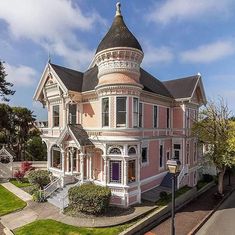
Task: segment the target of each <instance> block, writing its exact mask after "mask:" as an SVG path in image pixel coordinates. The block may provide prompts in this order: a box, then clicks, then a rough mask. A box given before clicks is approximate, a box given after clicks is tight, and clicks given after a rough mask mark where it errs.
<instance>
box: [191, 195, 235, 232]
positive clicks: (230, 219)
mask: <svg viewBox="0 0 235 235" xmlns="http://www.w3.org/2000/svg"><path fill="white" fill-rule="evenodd" d="M234 219H235V191H234V192H233V193H232V194H231V195H230V197H229V198H228V199H227V200H226V201H225V202H224V203H223V204H222V205H221V206H220V207H219V209H218V210H217V211H216V212H215V213H214V214H213V215H212V217H211V218H210V219H209V220H208V221H207V222H206V223H205V225H204V226H203V227H202V228H201V229H200V230H199V231H198V232H197V233H196V235H211V234H212V235H221V234H223V235H234V234H235V220H234Z"/></svg>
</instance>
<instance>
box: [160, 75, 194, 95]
mask: <svg viewBox="0 0 235 235" xmlns="http://www.w3.org/2000/svg"><path fill="white" fill-rule="evenodd" d="M197 81H198V75H196V76H191V77H185V78H180V79H175V80H170V81H165V82H163V84H164V85H165V87H166V88H167V89H168V91H169V92H170V93H171V94H172V95H173V97H174V98H175V99H180V98H188V97H191V96H192V93H193V90H194V88H195V85H196V83H197Z"/></svg>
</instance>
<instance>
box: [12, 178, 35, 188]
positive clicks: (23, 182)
mask: <svg viewBox="0 0 235 235" xmlns="http://www.w3.org/2000/svg"><path fill="white" fill-rule="evenodd" d="M10 182H11V183H12V184H14V185H15V186H16V187H18V188H25V187H29V186H32V184H30V183H29V182H28V181H27V180H23V181H22V182H20V181H18V180H16V179H10Z"/></svg>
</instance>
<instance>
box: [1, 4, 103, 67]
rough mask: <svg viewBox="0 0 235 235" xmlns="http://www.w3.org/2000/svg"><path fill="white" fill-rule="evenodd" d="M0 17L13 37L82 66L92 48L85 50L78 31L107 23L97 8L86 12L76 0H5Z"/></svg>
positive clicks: (70, 63)
mask: <svg viewBox="0 0 235 235" xmlns="http://www.w3.org/2000/svg"><path fill="white" fill-rule="evenodd" d="M0 19H3V20H4V21H5V22H6V23H7V25H8V30H9V33H10V35H11V36H12V37H13V38H15V39H21V38H26V39H30V40H32V41H34V42H35V43H37V44H39V45H41V46H42V47H43V48H45V49H46V50H47V52H48V51H50V52H51V53H52V54H53V53H55V54H57V55H59V56H62V57H64V59H65V60H66V61H67V62H68V63H69V65H71V66H79V67H80V68H81V64H80V63H78V64H76V63H77V62H80V61H84V62H83V63H82V66H83V67H84V66H85V62H86V63H87V61H88V59H90V57H91V56H90V55H91V53H92V50H89V49H88V48H87V45H86V44H84V45H83V46H84V47H85V49H83V48H82V47H81V46H79V44H81V42H79V41H80V40H79V39H78V38H76V31H77V30H79V31H91V30H92V28H93V26H94V25H95V24H96V23H99V24H104V23H105V20H104V19H103V18H102V17H101V16H100V15H99V14H98V13H96V12H94V11H91V13H90V14H89V15H84V14H83V13H82V11H81V9H80V8H79V6H78V5H77V4H75V3H74V2H73V1H72V0H50V1H48V0H40V1H38V0H21V1H19V0H10V1H9V0H1V1H0ZM76 43H78V45H77V44H76ZM62 50H64V51H62ZM65 50H66V51H67V52H69V53H65ZM75 57H76V59H75V60H74V58H75ZM71 58H73V59H71ZM86 65H87V64H86Z"/></svg>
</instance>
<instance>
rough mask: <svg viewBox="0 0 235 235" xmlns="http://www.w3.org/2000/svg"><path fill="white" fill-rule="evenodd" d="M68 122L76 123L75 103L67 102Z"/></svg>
mask: <svg viewBox="0 0 235 235" xmlns="http://www.w3.org/2000/svg"><path fill="white" fill-rule="evenodd" d="M69 124H73V125H75V124H77V105H76V104H69Z"/></svg>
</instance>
